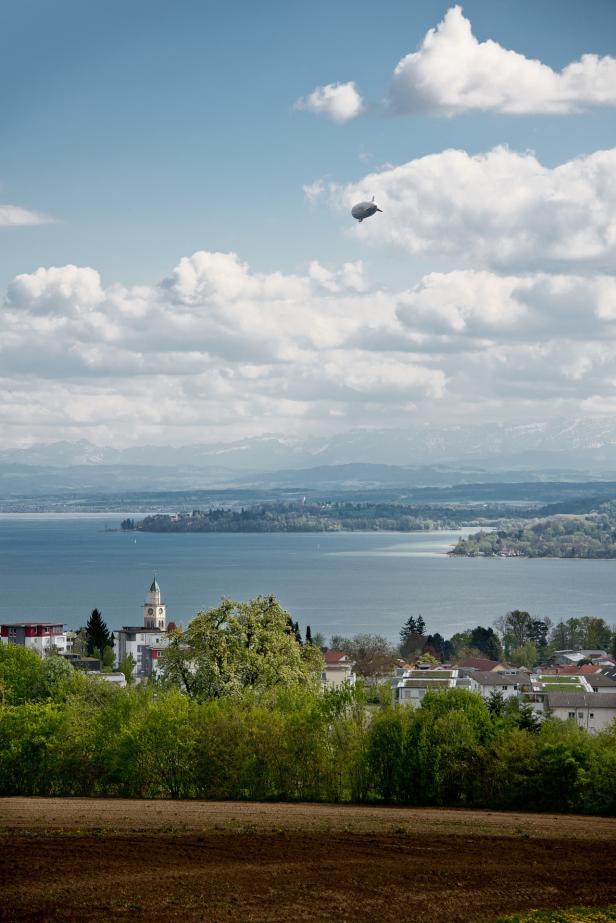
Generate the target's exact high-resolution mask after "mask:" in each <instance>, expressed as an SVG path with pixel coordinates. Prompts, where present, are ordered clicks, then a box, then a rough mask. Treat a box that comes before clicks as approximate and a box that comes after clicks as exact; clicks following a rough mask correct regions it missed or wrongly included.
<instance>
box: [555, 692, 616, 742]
mask: <svg viewBox="0 0 616 923" xmlns="http://www.w3.org/2000/svg"><path fill="white" fill-rule="evenodd" d="M545 709H546V712H547V713H548V714H551V715H552V717H554V718H560V719H561V720H563V721H575V722H576V723H577V725H578V726H579V727H581V728H584V730H585V731H589V732H590V733H591V734H592V733H595V734H596V733H597V731H603V730H605V728H607V727H609V725H610V724H611V723H612V721H613V720H614V718H616V693H614V692H611V693H607V694H606V693H600V692H548V693H547V694H546V696H545Z"/></svg>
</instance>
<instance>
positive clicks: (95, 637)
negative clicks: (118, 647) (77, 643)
mask: <svg viewBox="0 0 616 923" xmlns="http://www.w3.org/2000/svg"><path fill="white" fill-rule="evenodd" d="M86 636H87V640H88V654H89V655H90V656H92V652H93V650H94V648H95V647H96V648H98V650H99V651H104V650H105V648H106V647H112V646H113V641H112V637H111V634H110V632H109V629H108V628H107V625H106V623H105V622H104V621H103V617H102V615H101V614H100V612H99V610H98V609H93V610H92V614H91V616H90V618H89V619H88V622H87V624H86Z"/></svg>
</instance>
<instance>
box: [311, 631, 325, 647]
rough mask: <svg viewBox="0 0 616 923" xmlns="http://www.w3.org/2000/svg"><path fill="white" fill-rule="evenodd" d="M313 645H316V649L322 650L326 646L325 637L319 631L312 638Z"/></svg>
mask: <svg viewBox="0 0 616 923" xmlns="http://www.w3.org/2000/svg"><path fill="white" fill-rule="evenodd" d="M312 643H313V644H314V646H315V647H319V648H321V649H322V648H324V647H325V646H326V645H325V638H324V637H323V635H322V634H321V632H320V631H317V633H316V634H314V635H313V636H312Z"/></svg>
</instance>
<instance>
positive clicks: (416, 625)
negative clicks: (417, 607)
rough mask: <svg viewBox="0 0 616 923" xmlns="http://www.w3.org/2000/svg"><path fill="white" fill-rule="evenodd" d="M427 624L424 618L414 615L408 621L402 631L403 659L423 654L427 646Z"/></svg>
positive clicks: (401, 651) (401, 649)
mask: <svg viewBox="0 0 616 923" xmlns="http://www.w3.org/2000/svg"><path fill="white" fill-rule="evenodd" d="M425 630H426V623H425V622H424V620H423V618H422V617H421V615H420V616H418V617H417V618H414V617H413V616H412V615H411V616H410V617H409V618H408V619H407V620H406V622H405V623H404V625H403V626H402V629H401V631H400V647H399V650H400V654H401V655H402V656H403V657H410V656H412V655H413V654H418V653H421V651H422V650H423V647H424V644H425V638H424V632H425Z"/></svg>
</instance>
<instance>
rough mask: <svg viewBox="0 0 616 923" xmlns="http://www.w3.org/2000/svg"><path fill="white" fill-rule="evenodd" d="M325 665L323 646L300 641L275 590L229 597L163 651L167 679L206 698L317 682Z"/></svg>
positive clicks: (191, 624)
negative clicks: (236, 598)
mask: <svg viewBox="0 0 616 923" xmlns="http://www.w3.org/2000/svg"><path fill="white" fill-rule="evenodd" d="M322 668H323V657H322V655H321V652H320V650H319V649H318V648H317V647H316V646H315V645H314V644H306V645H302V644H300V641H299V629H298V630H297V631H296V628H295V625H294V624H293V622H292V621H291V620H290V617H289V615H288V613H287V612H285V611H284V609H282V608H281V606H280V604H279V603H278V601H277V599H276V598H275V597H273V596H258V597H257V598H256V599H251V600H249V601H248V602H246V603H242V602H233V601H232V600H228V599H225V600H223V601H222V602H221V604H220V605H219V606H218V607H216V608H215V609H209V610H208V611H207V612H200V613H199V614H198V615H197V616H195V618H194V619H193V620H192V622H191V623H190V625H189V626H188V628H187V629H186V631H184V632H176V633H175V634H174V635H173V637H172V639H171V642H170V644H169V646H168V648H167V649H166V650H165V651H164V652H163V654H162V656H161V674H162V676H163V677H164V682H165V683H166V685H168V686H176V687H179V688H181V689H183V691H185V692H186V693H188V695H189V696H191V697H192V698H196V699H199V700H201V701H202V700H206V699H215V698H219V697H221V696H227V695H231V696H234V695H239V694H240V693H241V692H242V691H243V690H245V689H257V690H263V689H268V688H271V687H273V686H293V685H303V684H308V685H313V686H314V685H316V684H317V683H318V679H319V676H320V674H321V671H322Z"/></svg>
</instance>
